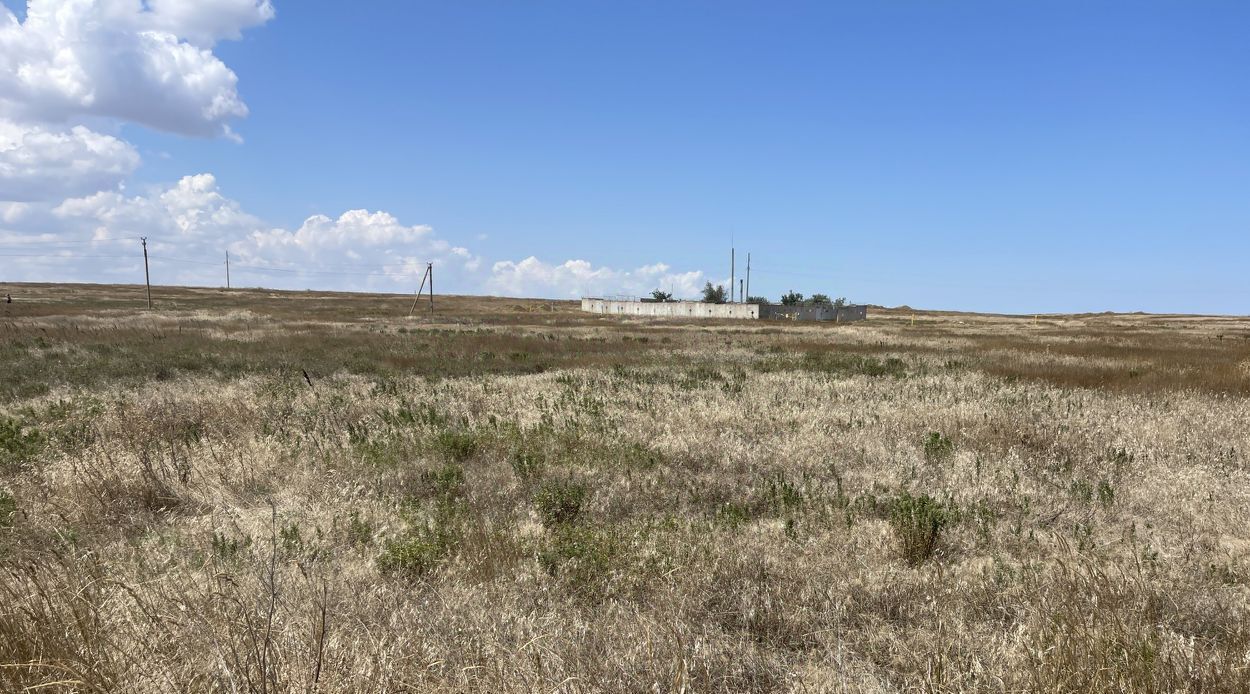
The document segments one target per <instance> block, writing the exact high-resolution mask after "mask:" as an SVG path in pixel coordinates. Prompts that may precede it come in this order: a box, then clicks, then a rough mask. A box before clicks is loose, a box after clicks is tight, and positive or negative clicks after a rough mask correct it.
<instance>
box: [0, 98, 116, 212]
mask: <svg viewBox="0 0 1250 694" xmlns="http://www.w3.org/2000/svg"><path fill="white" fill-rule="evenodd" d="M138 166H139V153H138V152H136V151H135V150H134V148H133V147H131V146H130V145H129V144H128V143H126V142H123V141H121V140H119V139H117V138H115V137H112V136H111V135H102V134H100V133H97V132H93V131H91V130H89V129H87V128H85V127H83V126H81V125H79V126H74V127H73V128H69V129H67V130H61V131H57V130H49V129H47V128H44V127H41V126H38V125H21V124H18V123H14V122H12V121H9V120H5V119H2V118H0V200H9V201H29V200H41V199H45V198H48V197H50V196H66V195H82V194H84V193H89V192H92V191H97V190H100V189H103V188H113V187H116V186H117V184H118V183H120V182H121V181H122V180H124V179H125V178H126V177H127V176H129V175H130V174H131V173H132V172H133V171H134V170H135V168H136V167H138Z"/></svg>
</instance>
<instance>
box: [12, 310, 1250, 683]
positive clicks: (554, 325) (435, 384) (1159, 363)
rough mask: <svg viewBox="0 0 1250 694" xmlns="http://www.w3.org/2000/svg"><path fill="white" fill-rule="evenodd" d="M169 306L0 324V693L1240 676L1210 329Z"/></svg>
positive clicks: (1238, 478) (1235, 445) (1237, 476)
mask: <svg viewBox="0 0 1250 694" xmlns="http://www.w3.org/2000/svg"><path fill="white" fill-rule="evenodd" d="M75 291H78V292H85V291H87V290H85V289H83V288H76V289H75ZM242 296H243V298H244V300H246V299H247V298H248V297H249V296H250V295H248V294H243V295H242ZM279 298H281V297H279ZM183 301H185V302H186V304H185V305H184V306H182V307H181V308H180V309H178V310H167V311H166V312H163V313H160V314H158V315H155V316H137V315H134V314H131V313H128V312H125V311H122V310H120V309H117V308H116V307H102V306H94V305H92V304H91V303H90V302H84V301H77V302H76V301H75V300H73V297H68V298H64V302H63V303H60V304H56V303H53V302H49V303H47V304H46V305H41V306H40V308H39V309H38V310H37V311H36V310H31V311H29V312H28V313H27V314H21V315H16V314H14V315H9V316H8V317H6V318H5V319H4V328H3V330H4V332H3V338H4V339H5V340H6V343H7V344H8V345H9V346H10V347H13V349H10V350H7V351H8V352H9V353H10V354H14V355H16V356H15V357H14V361H15V362H16V363H19V364H20V366H21V368H20V371H21V372H22V373H14V372H8V373H6V374H5V375H4V376H3V377H0V383H3V384H4V386H5V388H6V390H5V391H4V392H5V396H4V398H3V404H0V418H3V421H4V422H5V424H4V426H0V689H5V690H14V691H20V690H23V689H24V688H36V689H34V690H35V691H40V690H63V691H137V692H144V691H161V692H164V691H248V692H273V691H290V690H302V691H362V692H364V691H369V692H374V691H426V690H439V691H443V690H448V691H518V692H520V691H526V692H528V691H569V692H575V691H725V692H730V691H733V692H737V691H896V690H899V689H908V690H925V691H1108V692H1110V691H1190V690H1192V691H1213V692H1221V691H1230V692H1232V691H1245V690H1247V689H1248V688H1250V675H1248V674H1247V672H1248V670H1247V668H1248V666H1250V662H1248V659H1250V634H1248V632H1247V624H1248V621H1247V616H1248V614H1247V612H1248V610H1250V605H1248V603H1247V598H1248V597H1250V590H1248V589H1247V581H1250V568H1248V567H1250V564H1248V562H1250V530H1248V528H1250V523H1248V522H1247V521H1248V520H1250V518H1248V517H1247V514H1248V513H1250V485H1248V484H1247V482H1250V480H1248V479H1247V475H1248V470H1247V460H1246V457H1245V456H1246V451H1247V450H1250V408H1247V407H1246V405H1247V403H1246V400H1245V397H1244V395H1243V393H1244V390H1243V388H1244V387H1245V384H1246V378H1247V376H1248V375H1247V374H1246V372H1245V370H1244V369H1243V370H1242V371H1241V372H1240V375H1237V373H1235V370H1231V371H1230V368H1231V367H1229V366H1228V365H1229V364H1244V363H1246V361H1245V360H1246V358H1247V351H1246V349H1247V348H1246V343H1245V341H1244V340H1241V339H1240V338H1238V337H1237V336H1236V335H1237V334H1238V333H1237V331H1238V330H1243V331H1244V329H1245V326H1243V325H1242V324H1240V323H1234V324H1232V325H1230V324H1228V323H1227V322H1224V321H1212V323H1211V324H1210V325H1208V324H1206V323H1203V322H1201V321H1199V322H1197V323H1194V322H1192V321H1184V320H1181V319H1167V320H1163V319H1157V320H1158V322H1159V323H1160V324H1158V325H1153V324H1151V325H1147V324H1144V323H1145V322H1146V321H1147V319H1145V318H1138V317H1092V318H1083V319H1065V320H1064V321H1063V322H1062V324H1060V323H1061V322H1060V321H1059V320H1058V319H1051V322H1050V323H1049V324H1048V323H1047V322H1044V321H1039V322H1037V323H1034V322H1033V321H1032V320H1029V319H1022V320H1012V319H1007V318H975V317H967V316H958V317H953V316H937V317H933V316H928V317H926V318H924V319H923V320H921V321H920V322H919V323H920V324H919V325H913V324H912V323H911V322H910V320H909V318H908V317H907V316H888V315H887V316H885V317H883V318H877V319H874V320H870V321H869V322H868V323H865V324H859V325H855V326H843V327H842V328H838V329H830V328H828V327H826V326H801V325H800V326H795V325H780V326H778V325H771V324H732V323H714V324H699V323H664V322H659V323H648V322H622V323H616V322H610V321H606V320H599V319H586V318H585V317H581V316H570V317H569V318H568V319H567V320H565V319H563V318H562V317H561V315H560V313H559V311H556V312H554V314H553V312H543V311H534V312H532V313H528V312H521V311H517V312H516V315H513V314H508V315H507V316H506V318H505V319H500V320H498V321H493V320H491V318H490V316H489V315H487V314H486V313H485V312H482V311H480V309H479V313H478V314H475V315H478V316H479V317H477V318H472V317H470V318H455V319H453V318H450V317H443V318H437V317H436V319H435V321H434V322H421V323H418V322H416V321H413V322H408V321H405V320H402V319H383V318H380V317H379V318H376V319H373V318H363V317H360V316H353V315H333V316H321V317H318V318H316V319H308V318H306V317H298V318H297V317H293V316H282V315H277V314H266V317H265V319H264V320H263V321H261V320H259V319H257V318H256V317H255V316H257V315H260V314H261V312H263V311H265V310H267V309H265V306H266V305H267V303H266V302H269V301H274V299H271V298H268V297H256V298H255V305H254V306H253V307H251V308H248V307H247V306H244V307H237V306H236V307H235V308H233V309H230V310H226V309H225V308H220V309H219V308H217V307H214V306H211V305H209V306H200V305H196V304H195V300H194V297H190V296H189V297H188V298H185V299H183ZM15 305H18V304H15ZM322 310H325V311H327V312H329V311H330V309H329V308H323V309H322ZM240 312H243V313H240ZM553 315H554V317H553ZM518 316H520V317H518ZM1151 320H1155V319H1151ZM249 321H250V322H251V323H253V324H254V327H253V328H251V329H250V334H247V333H248V332H249V331H248V330H246V329H244V328H243V327H241V326H243V325H245V324H247V323H248V322H249ZM262 324H263V325H262ZM87 326H90V328H89V329H88V327H87ZM401 328H402V329H403V332H400V329H401ZM179 330H181V334H182V337H179V336H178V334H179ZM414 331H415V332H414ZM241 333H243V334H241ZM1218 335H1225V337H1224V339H1219V338H1218V337H1217V336H1218ZM1115 344H1119V345H1123V346H1124V349H1123V350H1116V349H1113V348H1111V347H1109V346H1108V345H1115ZM1152 345H1153V346H1152ZM1238 350H1241V351H1240V352H1239V351H1238ZM482 352H489V353H491V354H492V355H493V356H490V357H484V356H480V355H481V353H482ZM512 352H524V353H525V354H526V355H527V356H525V357H523V358H522V357H510V356H509V355H510V354H511V353H512ZM399 354H402V355H405V359H404V360H399V361H396V360H395V357H396V355H399ZM1185 355H1188V358H1186V356H1185ZM527 360H535V361H540V362H541V363H543V364H544V368H542V369H534V368H530V367H527V366H526V365H525V362H526V361H527ZM1084 360H1089V362H1090V363H1091V364H1092V365H1091V366H1086V365H1085V364H1084ZM203 363H210V364H212V366H211V367H204V366H196V364H203ZM1009 368H1010V369H1014V371H1007V372H1004V371H1003V369H1009ZM1091 368H1092V369H1096V370H1099V372H1100V373H1105V374H1115V375H1116V376H1115V377H1114V378H1112V377H1107V378H1095V379H1092V380H1091V379H1088V378H1086V376H1084V375H1081V374H1084V373H1086V371H1087V370H1088V369H1091ZM1238 368H1240V367H1238ZM1184 369H1189V370H1191V371H1190V372H1186V371H1184ZM1130 370H1138V371H1139V372H1140V373H1142V374H1149V373H1152V370H1158V371H1159V375H1156V376H1142V375H1139V376H1128V375H1127V374H1128V372H1129V371H1130ZM1069 372H1071V373H1069ZM86 373H90V374H93V375H90V376H81V377H80V375H81V374H86ZM1186 373H1191V375H1192V378H1189V377H1186V375H1185V374H1186ZM32 374H36V375H38V377H36V376H32ZM306 374H307V378H306ZM1064 374H1068V375H1066V376H1065V375H1064ZM39 379H43V386H42V387H36V383H35V382H36V380H39ZM1143 379H1144V380H1143ZM1238 379H1240V380H1238ZM921 499H923V501H920V500H921ZM935 527H936V529H933V528H935ZM931 530H932V534H931V535H930V534H929V532H930V531H931Z"/></svg>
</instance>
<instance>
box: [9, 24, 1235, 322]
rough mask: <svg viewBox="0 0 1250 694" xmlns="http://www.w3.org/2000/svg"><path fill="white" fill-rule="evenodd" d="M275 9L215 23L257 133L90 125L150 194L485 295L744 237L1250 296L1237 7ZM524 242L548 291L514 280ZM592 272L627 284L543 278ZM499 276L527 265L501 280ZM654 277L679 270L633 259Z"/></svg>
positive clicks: (893, 279)
mask: <svg viewBox="0 0 1250 694" xmlns="http://www.w3.org/2000/svg"><path fill="white" fill-rule="evenodd" d="M9 4H10V7H12V6H13V3H9ZM221 4H222V5H223V6H224V5H230V4H233V5H238V4H239V3H238V2H237V0H236V1H235V2H233V3H230V2H222V3H221ZM245 4H251V0H247V2H246V3H245ZM153 5H154V6H155V3H153ZM273 10H274V12H273V16H272V18H267V19H265V20H264V21H254V22H252V24H251V25H246V26H245V28H242V29H241V30H240V33H239V35H240V36H241V38H240V39H239V40H234V39H233V38H232V37H222V36H219V37H214V38H213V39H211V41H207V40H200V44H210V43H211V46H210V49H211V51H212V53H213V55H215V56H216V58H218V59H219V60H220V62H221V63H223V64H224V65H225V66H228V69H229V70H230V71H232V72H233V73H234V74H235V75H237V92H238V95H239V97H240V99H241V101H243V102H245V103H246V106H247V114H246V116H231V117H230V118H229V120H228V122H227V121H226V120H224V119H223V121H222V123H225V124H228V126H229V128H230V129H231V130H232V131H233V132H235V133H237V134H238V135H239V136H240V137H241V138H242V142H241V143H236V142H234V141H232V140H231V139H229V138H225V137H211V136H210V137H204V136H200V135H199V134H190V135H189V134H188V133H186V132H170V131H168V130H170V128H168V127H166V128H164V129H161V128H160V127H152V125H151V124H150V123H145V122H142V116H136V117H131V116H128V115H122V116H119V115H117V114H116V113H86V114H85V115H82V118H83V119H84V121H83V122H86V123H88V124H92V123H95V124H97V126H98V127H99V128H100V129H101V131H102V132H105V133H107V134H109V135H111V136H114V137H116V138H117V139H118V140H120V141H123V142H125V143H129V144H130V145H131V146H132V147H133V149H134V150H135V152H137V154H138V155H139V158H140V159H141V163H140V164H139V165H137V166H134V167H133V169H132V170H131V171H130V172H129V174H128V175H127V176H126V178H125V179H124V180H123V181H121V182H120V183H119V185H121V186H122V187H123V190H125V191H128V192H127V194H128V195H129V194H135V193H137V192H138V193H140V194H151V195H155V194H156V192H158V191H160V190H163V189H166V188H168V187H169V186H172V185H173V184H174V183H175V182H177V181H179V179H181V178H182V177H183V176H187V175H190V174H203V173H211V175H212V177H213V179H214V183H215V188H214V190H215V191H217V192H219V193H220V195H221V196H222V197H224V198H226V199H228V200H230V201H233V202H234V203H237V205H236V207H237V210H239V211H244V212H245V213H246V215H248V219H253V220H258V221H256V222H255V224H256V225H257V228H262V227H263V228H270V227H272V228H280V229H287V230H294V229H299V228H301V225H302V224H304V223H305V220H306V219H307V218H308V217H309V216H311V215H318V214H320V215H326V216H327V217H329V218H330V219H331V220H336V219H338V218H339V216H340V215H341V214H342V213H343V212H344V211H347V210H355V209H365V210H369V211H385V213H387V214H388V215H391V216H393V217H394V219H395V220H398V222H399V223H400V224H401V225H406V226H415V225H422V226H423V227H424V226H425V225H428V227H430V228H432V231H430V232H429V236H428V237H427V238H432V237H433V236H437V238H438V239H442V240H445V241H446V244H445V245H450V246H454V247H458V248H463V249H466V252H467V253H468V254H469V255H471V256H472V257H474V258H478V259H479V262H478V263H476V264H474V265H473V267H474V268H475V269H473V270H471V271H463V272H457V271H454V270H451V271H449V275H450V277H449V281H450V282H451V287H450V288H454V289H457V290H460V291H468V292H478V291H481V292H488V291H489V292H495V293H500V292H503V293H523V294H539V295H549V296H566V295H570V294H576V293H579V291H581V290H595V291H598V292H609V293H616V292H617V291H619V292H620V293H631V292H637V291H639V290H640V288H641V287H642V286H643V285H644V284H645V283H646V282H647V281H650V280H652V279H654V280H655V283H659V282H660V281H661V280H660V278H661V277H662V276H663V277H668V274H677V275H680V277H681V279H680V280H677V279H672V278H671V277H670V278H669V279H668V281H669V282H670V283H680V282H686V283H688V284H689V283H695V284H697V283H701V282H699V280H702V279H713V280H721V279H722V278H723V277H725V276H726V275H727V274H728V255H729V254H728V248H729V243H730V238H731V236H732V238H733V239H734V241H735V244H736V246H737V248H738V251H739V258H740V259H741V258H744V257H745V254H746V252H748V251H749V252H751V254H752V264H753V269H752V293H756V294H766V295H772V296H775V295H779V294H780V293H781V292H783V291H785V290H787V289H791V288H793V289H796V290H799V291H803V292H806V293H811V292H814V291H821V292H825V293H829V294H833V295H844V296H847V297H849V298H851V299H852V300H855V301H862V302H871V303H881V304H887V305H897V304H903V303H906V304H909V305H911V306H915V307H926V308H946V309H963V310H982V311H1005V312H1023V313H1029V312H1036V311H1100V310H1147V311H1161V312H1162V311H1166V312H1171V311H1180V312H1218V313H1247V312H1250V309H1248V308H1247V306H1250V280H1247V273H1246V272H1245V271H1244V270H1243V265H1244V262H1245V258H1246V257H1247V255H1248V254H1250V253H1248V252H1250V235H1248V234H1247V231H1250V79H1248V77H1250V41H1247V37H1248V36H1250V5H1247V4H1246V3H1244V2H1239V3H1234V2H1141V1H1139V2H1034V3H1024V2H1019V3H1004V2H988V1H987V2H970V1H952V2H942V3H933V2H919V1H916V2H874V3H828V2H826V3H734V2H715V3H712V2H707V3H659V2H656V3H605V2H545V3H541V4H539V3H515V2H506V3H505V2H494V3H492V2H474V3H464V2H449V3H439V4H435V3H407V2H405V3H384V2H376V3H375V2H370V3H350V4H346V3H329V2H309V1H303V2H299V3H295V2H280V1H279V2H275V3H274V5H273ZM230 11H231V8H229V7H224V8H223V9H222V12H223V13H228V12H230ZM20 14H21V13H20V12H19V15H20ZM171 26H174V25H171ZM198 26H200V25H187V24H186V23H183V24H179V25H177V28H176V29H173V30H171V31H175V33H178V35H179V36H180V37H181V36H182V34H183V33H186V34H188V35H194V33H195V32H196V31H197V30H198V29H197V27H198ZM179 32H181V33H179ZM223 33H224V32H223ZM192 40H194V39H192ZM123 89H124V87H123ZM0 93H2V92H0ZM100 123H104V125H98V124H100ZM214 125H216V122H214ZM97 126H93V127H97ZM145 191H146V192H145ZM100 218H101V219H102V218H104V217H103V216H101V217H100ZM239 228H241V227H231V228H230V229H225V230H223V231H222V232H221V233H222V237H223V239H226V241H225V242H223V244H221V245H222V250H223V252H224V249H225V248H226V247H227V246H228V245H229V243H230V242H229V240H228V238H226V237H229V236H230V234H237V233H239V232H238V229H239ZM121 231H122V230H120V229H119V230H117V233H118V234H119V235H121ZM12 233H14V234H19V233H23V232H22V230H21V229H16V230H14V231H13V232H12ZM26 233H29V232H26ZM65 233H66V234H72V233H73V231H72V230H67V231H66V232H65ZM110 233H111V232H110ZM212 234H213V232H212V230H211V229H210V230H206V231H204V233H202V234H201V235H200V236H198V237H197V240H196V243H197V244H200V245H198V246H196V248H197V251H196V252H197V253H200V252H202V253H204V254H205V256H206V257H207V255H208V254H210V253H215V251H210V250H207V249H208V248H210V247H212V246H213V244H212V241H211V238H212ZM205 239H209V240H207V241H206V240H205ZM171 246H172V244H171ZM198 249H203V250H198ZM239 252H240V253H251V255H249V256H248V257H249V258H252V259H253V261H254V262H255V263H257V267H260V266H261V265H262V264H265V263H267V262H272V263H274V264H279V263H296V262H298V259H296V258H293V257H288V256H284V257H275V258H268V259H267V258H266V257H265V256H263V254H262V252H261V251H260V250H258V249H257V248H252V249H241V250H240V251H239ZM431 253H433V251H432V252H431ZM168 254H169V255H171V256H172V255H173V252H172V250H171V251H169V253H168ZM426 255H430V253H427V254H426ZM196 257H199V256H198V255H197V256H196ZM214 257H215V255H214ZM390 257H392V256H385V258H390ZM430 257H433V256H432V255H431V256H430ZM530 257H533V258H534V259H535V260H536V262H537V263H538V265H536V266H535V268H533V269H535V273H534V275H533V277H530V276H529V275H526V274H525V272H528V270H526V271H520V270H516V268H517V267H519V266H517V265H516V264H517V263H520V262H521V261H522V260H523V259H525V258H530ZM338 259H339V260H342V257H341V256H339V257H338ZM424 259H425V257H424V256H422V258H420V260H424ZM2 260H4V259H3V258H0V261H2ZM333 260H334V256H333V255H332V254H331V255H329V256H328V257H327V256H326V255H324V254H323V255H322V256H320V257H319V258H318V262H320V263H323V264H324V266H325V268H326V269H327V272H328V271H329V270H333V269H335V268H336V267H339V266H336V265H335V264H334V262H333ZM569 260H577V261H585V263H586V267H589V268H590V269H591V271H592V272H593V271H597V270H598V269H607V270H609V272H606V273H604V274H601V275H598V276H597V277H596V279H595V283H597V284H594V286H581V285H579V284H578V282H579V279H578V278H579V277H583V276H582V275H578V274H577V273H573V276H572V277H568V276H561V277H557V276H554V275H552V274H551V272H549V270H551V269H552V268H558V267H560V266H561V264H564V263H566V262H567V261H569ZM352 262H353V264H352V265H351V267H352V268H356V267H365V266H367V265H369V264H370V263H373V262H390V261H386V260H377V259H376V258H374V257H372V256H369V255H367V254H366V255H364V256H362V257H360V258H358V259H354V260H353V261H352ZM499 262H508V263H512V264H513V266H512V267H510V268H504V271H515V272H514V273H513V277H512V280H513V281H511V282H509V283H500V282H495V281H493V280H492V278H491V274H492V272H493V269H492V268H494V266H495V264H496V263H499ZM657 263H662V264H664V265H665V266H667V267H668V268H671V270H668V271H667V274H664V275H660V274H654V275H645V274H643V275H640V274H639V273H637V272H632V273H631V271H632V270H633V269H636V268H643V267H646V266H654V265H655V264H657ZM340 265H342V263H340ZM742 266H743V263H742V262H741V261H740V263H739V270H740V275H739V276H741V269H742ZM66 267H67V268H70V269H72V271H73V272H78V273H79V275H81V274H82V273H83V272H87V274H88V275H90V271H89V270H85V269H82V268H79V269H73V268H71V267H70V266H66ZM73 272H71V274H73ZM614 273H615V274H614ZM695 273H701V274H698V275H697V276H696V275H695ZM0 274H5V273H0ZM79 275H75V277H74V278H79ZM186 277H188V281H195V278H194V277H193V276H191V275H187V276H186ZM54 279H55V278H54ZM86 279H100V280H106V281H113V280H110V279H109V278H107V277H91V276H87V277H86ZM256 281H257V282H260V283H263V282H264V281H265V279H264V278H257V279H256ZM290 281H293V282H297V284H300V285H308V286H340V285H342V286H354V285H352V284H351V282H352V281H351V280H350V278H346V277H343V278H334V277H332V276H330V275H328V274H326V275H321V276H313V277H307V278H305V277H301V278H299V279H298V280H290ZM388 281H389V280H388ZM613 283H616V284H617V285H619V286H613ZM400 284H402V282H400ZM397 288H399V287H398V286H397ZM508 290H514V292H513V291H508Z"/></svg>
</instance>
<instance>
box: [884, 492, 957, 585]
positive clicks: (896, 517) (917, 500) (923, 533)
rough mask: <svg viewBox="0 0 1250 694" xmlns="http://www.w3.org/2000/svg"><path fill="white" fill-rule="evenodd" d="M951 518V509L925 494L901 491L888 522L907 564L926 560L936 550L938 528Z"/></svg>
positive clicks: (952, 511) (921, 562)
mask: <svg viewBox="0 0 1250 694" xmlns="http://www.w3.org/2000/svg"><path fill="white" fill-rule="evenodd" d="M954 518H955V512H954V510H953V509H952V508H951V507H950V506H949V505H947V504H943V503H942V502H940V501H938V500H936V499H934V498H933V497H931V496H929V495H928V494H921V495H920V496H912V495H911V494H910V493H909V492H906V491H904V492H903V493H901V494H899V496H898V497H897V498H895V499H894V501H893V503H892V505H891V508H890V525H891V527H892V528H893V529H894V537H895V538H896V539H897V540H898V543H899V551H900V553H901V554H902V557H903V559H904V560H905V561H906V562H907V563H908V564H910V565H911V566H918V565H920V564H923V563H924V562H926V561H928V560H929V558H930V557H932V556H933V552H934V550H936V549H937V545H938V539H939V538H940V537H941V534H942V530H943V529H944V528H945V527H946V526H947V525H948V524H949V523H950V522H951V521H952V520H953V519H954Z"/></svg>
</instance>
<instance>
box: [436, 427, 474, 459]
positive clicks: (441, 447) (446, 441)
mask: <svg viewBox="0 0 1250 694" xmlns="http://www.w3.org/2000/svg"><path fill="white" fill-rule="evenodd" d="M480 448H481V443H480V441H478V437H477V435H476V434H474V433H473V432H471V431H462V430H459V429H446V430H443V431H440V432H439V433H438V436H436V437H434V450H435V451H437V452H438V454H439V455H440V456H442V457H443V458H444V459H446V460H449V461H451V462H453V463H463V462H464V461H466V460H468V459H469V458H472V457H473V455H474V454H476V453H477V452H478V450H479V449H480Z"/></svg>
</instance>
